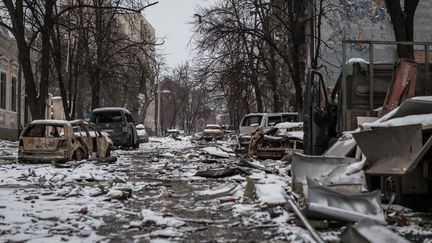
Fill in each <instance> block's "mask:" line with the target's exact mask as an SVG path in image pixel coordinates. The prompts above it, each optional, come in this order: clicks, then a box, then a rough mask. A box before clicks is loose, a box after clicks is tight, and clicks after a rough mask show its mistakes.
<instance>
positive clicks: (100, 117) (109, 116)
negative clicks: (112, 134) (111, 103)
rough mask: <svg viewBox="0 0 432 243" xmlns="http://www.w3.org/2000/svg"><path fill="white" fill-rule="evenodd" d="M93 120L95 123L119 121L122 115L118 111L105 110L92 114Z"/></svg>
mask: <svg viewBox="0 0 432 243" xmlns="http://www.w3.org/2000/svg"><path fill="white" fill-rule="evenodd" d="M93 119H94V121H95V122H96V123H113V122H121V121H122V115H121V112H120V111H106V112H98V113H96V114H94V118H93Z"/></svg>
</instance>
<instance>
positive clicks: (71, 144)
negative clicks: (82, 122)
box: [18, 120, 87, 162]
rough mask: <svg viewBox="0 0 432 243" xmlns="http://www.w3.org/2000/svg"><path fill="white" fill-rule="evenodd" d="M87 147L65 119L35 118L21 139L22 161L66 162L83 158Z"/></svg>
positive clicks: (20, 153) (20, 152) (19, 157)
mask: <svg viewBox="0 0 432 243" xmlns="http://www.w3.org/2000/svg"><path fill="white" fill-rule="evenodd" d="M85 152H86V149H85V148H84V146H83V144H82V143H80V142H79V141H78V139H77V138H76V137H75V135H74V132H73V129H72V125H71V124H70V123H69V122H68V121H63V120H35V121H32V122H31V123H30V125H29V126H28V127H27V128H26V129H25V130H24V131H23V133H22V135H21V136H20V139H19V148H18V160H19V161H21V162H53V161H54V162H66V161H69V160H82V159H85V158H87V157H86V153H85Z"/></svg>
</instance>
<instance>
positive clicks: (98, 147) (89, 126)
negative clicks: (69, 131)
mask: <svg viewBox="0 0 432 243" xmlns="http://www.w3.org/2000/svg"><path fill="white" fill-rule="evenodd" d="M70 124H71V125H72V128H73V131H74V135H75V137H76V138H77V139H78V141H79V142H80V143H81V144H82V145H83V147H84V149H85V153H86V155H87V157H88V158H89V159H97V160H99V161H104V162H108V161H111V162H113V161H115V160H116V158H115V157H112V156H111V149H112V147H113V146H114V144H113V141H112V140H111V138H110V137H109V135H108V134H107V133H105V132H101V131H100V130H99V129H98V128H97V127H96V126H95V125H94V124H93V123H91V122H86V121H83V120H73V121H70ZM94 153H95V154H94Z"/></svg>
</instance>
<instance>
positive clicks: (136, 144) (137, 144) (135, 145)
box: [132, 141, 139, 149]
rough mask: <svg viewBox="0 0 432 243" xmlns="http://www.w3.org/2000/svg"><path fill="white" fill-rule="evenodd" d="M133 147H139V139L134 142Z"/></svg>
mask: <svg viewBox="0 0 432 243" xmlns="http://www.w3.org/2000/svg"><path fill="white" fill-rule="evenodd" d="M132 148H133V149H137V148H139V142H138V141H137V142H136V143H134V144H132Z"/></svg>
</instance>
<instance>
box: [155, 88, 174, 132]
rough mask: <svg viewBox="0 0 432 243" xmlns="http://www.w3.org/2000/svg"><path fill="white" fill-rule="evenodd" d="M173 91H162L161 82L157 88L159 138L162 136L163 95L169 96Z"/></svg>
mask: <svg viewBox="0 0 432 243" xmlns="http://www.w3.org/2000/svg"><path fill="white" fill-rule="evenodd" d="M169 93H171V91H169V90H166V89H164V90H160V81H159V82H158V88H157V99H158V107H157V136H158V137H160V136H162V128H161V94H169Z"/></svg>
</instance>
